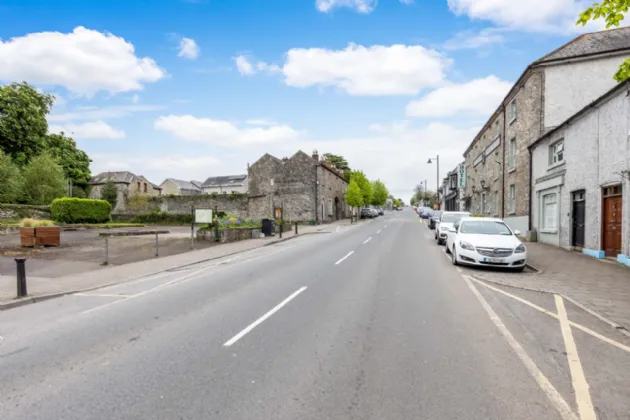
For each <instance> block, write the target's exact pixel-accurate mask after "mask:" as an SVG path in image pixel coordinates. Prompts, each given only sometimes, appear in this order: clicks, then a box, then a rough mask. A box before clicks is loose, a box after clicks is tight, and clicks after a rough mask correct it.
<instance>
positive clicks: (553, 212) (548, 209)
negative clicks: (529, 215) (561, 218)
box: [542, 193, 558, 230]
mask: <svg viewBox="0 0 630 420" xmlns="http://www.w3.org/2000/svg"><path fill="white" fill-rule="evenodd" d="M557 197H558V195H557V194H555V193H554V194H545V195H543V199H542V203H543V208H542V213H543V214H542V223H543V229H550V230H551V229H557V227H558V203H557V200H558V199H557Z"/></svg>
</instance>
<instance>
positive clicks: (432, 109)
mask: <svg viewBox="0 0 630 420" xmlns="http://www.w3.org/2000/svg"><path fill="white" fill-rule="evenodd" d="M511 87H512V84H511V83H510V82H506V81H503V80H501V79H499V78H497V77H496V76H488V77H486V78H483V79H475V80H471V81H470V82H466V83H461V84H453V85H450V86H445V87H442V88H439V89H436V90H434V91H433V92H431V93H429V94H428V95H426V96H424V97H422V98H420V99H418V100H414V101H411V102H410V103H409V104H408V105H407V110H406V113H407V116H413V117H447V116H453V115H458V114H472V115H482V116H487V115H490V114H491V113H492V112H493V111H494V110H495V109H496V108H497V106H498V105H499V103H500V102H501V100H502V99H503V98H504V96H505V95H506V94H507V93H508V92H509V90H510V88H511Z"/></svg>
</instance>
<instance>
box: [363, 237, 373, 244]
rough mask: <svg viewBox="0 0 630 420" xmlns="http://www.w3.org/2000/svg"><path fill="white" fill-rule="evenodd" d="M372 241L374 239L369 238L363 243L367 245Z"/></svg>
mask: <svg viewBox="0 0 630 420" xmlns="http://www.w3.org/2000/svg"><path fill="white" fill-rule="evenodd" d="M371 240H372V237H371V236H370V237H369V238H367V239H366V240H365V241H363V245H365V244H367V243H368V242H370V241H371Z"/></svg>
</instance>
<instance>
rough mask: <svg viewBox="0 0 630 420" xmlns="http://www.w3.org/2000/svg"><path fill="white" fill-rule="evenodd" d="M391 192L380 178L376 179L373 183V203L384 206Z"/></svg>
mask: <svg viewBox="0 0 630 420" xmlns="http://www.w3.org/2000/svg"><path fill="white" fill-rule="evenodd" d="M388 195H389V192H388V191H387V187H385V184H383V183H382V182H381V181H380V180H376V181H374V182H373V183H372V205H374V206H384V205H385V203H387V196H388Z"/></svg>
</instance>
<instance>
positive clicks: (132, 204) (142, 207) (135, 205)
mask: <svg viewBox="0 0 630 420" xmlns="http://www.w3.org/2000/svg"><path fill="white" fill-rule="evenodd" d="M127 206H128V207H129V208H130V209H131V210H133V211H135V212H138V213H143V212H146V211H147V210H148V208H149V196H148V195H147V194H134V195H132V196H131V197H130V198H129V201H128V203H127Z"/></svg>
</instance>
